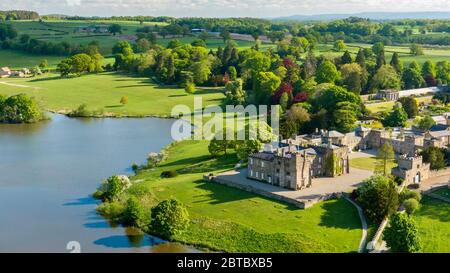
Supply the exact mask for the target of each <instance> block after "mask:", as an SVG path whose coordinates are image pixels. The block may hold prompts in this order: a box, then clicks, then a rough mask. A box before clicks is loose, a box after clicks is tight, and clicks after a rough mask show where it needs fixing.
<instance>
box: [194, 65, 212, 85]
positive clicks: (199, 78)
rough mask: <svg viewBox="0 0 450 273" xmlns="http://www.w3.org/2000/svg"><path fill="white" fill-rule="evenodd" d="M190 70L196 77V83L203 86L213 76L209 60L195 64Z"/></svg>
mask: <svg viewBox="0 0 450 273" xmlns="http://www.w3.org/2000/svg"><path fill="white" fill-rule="evenodd" d="M189 70H190V71H191V72H192V74H193V76H194V83H195V84H198V85H201V84H203V83H204V82H206V81H207V80H208V79H209V76H210V75H211V63H210V62H209V60H201V61H199V62H195V63H193V64H192V65H191V66H190V67H189Z"/></svg>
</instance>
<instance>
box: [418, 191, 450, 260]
mask: <svg viewBox="0 0 450 273" xmlns="http://www.w3.org/2000/svg"><path fill="white" fill-rule="evenodd" d="M414 219H415V220H416V222H417V225H418V228H419V234H420V239H421V241H422V246H423V252H427V253H435V252H438V253H448V252H450V204H449V203H446V202H443V201H439V200H437V199H433V198H431V197H427V196H424V197H423V199H422V201H421V207H420V209H419V210H418V211H417V212H415V213H414Z"/></svg>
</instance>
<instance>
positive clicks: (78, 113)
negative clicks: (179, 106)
mask: <svg viewBox="0 0 450 273" xmlns="http://www.w3.org/2000/svg"><path fill="white" fill-rule="evenodd" d="M67 115H68V116H69V117H90V116H92V112H91V111H89V110H88V109H87V105H86V104H85V103H83V104H81V105H80V106H78V108H77V109H75V110H72V111H70V112H69V113H68V114H67Z"/></svg>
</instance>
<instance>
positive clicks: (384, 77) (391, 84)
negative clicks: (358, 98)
mask: <svg viewBox="0 0 450 273" xmlns="http://www.w3.org/2000/svg"><path fill="white" fill-rule="evenodd" d="M400 87H401V82H400V77H399V75H398V74H397V71H395V69H394V68H393V67H392V66H390V65H383V66H382V67H380V69H378V71H377V72H376V73H375V75H374V76H373V78H372V82H371V88H372V90H376V89H394V90H399V89H400Z"/></svg>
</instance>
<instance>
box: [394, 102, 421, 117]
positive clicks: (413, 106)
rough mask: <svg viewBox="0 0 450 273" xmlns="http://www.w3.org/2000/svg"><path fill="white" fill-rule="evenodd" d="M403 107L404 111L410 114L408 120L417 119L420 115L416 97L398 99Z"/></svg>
mask: <svg viewBox="0 0 450 273" xmlns="http://www.w3.org/2000/svg"><path fill="white" fill-rule="evenodd" d="M398 102H400V103H401V104H402V106H403V109H404V110H405V112H406V113H407V114H408V118H415V117H416V116H417V115H418V114H419V106H418V105H417V100H416V99H415V98H414V97H402V98H400V99H398Z"/></svg>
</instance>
